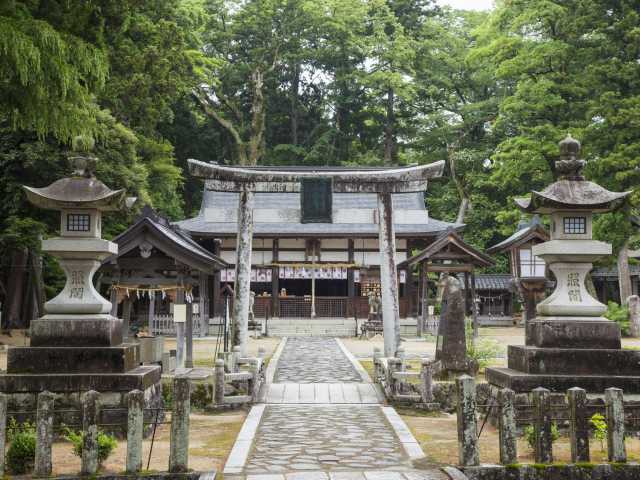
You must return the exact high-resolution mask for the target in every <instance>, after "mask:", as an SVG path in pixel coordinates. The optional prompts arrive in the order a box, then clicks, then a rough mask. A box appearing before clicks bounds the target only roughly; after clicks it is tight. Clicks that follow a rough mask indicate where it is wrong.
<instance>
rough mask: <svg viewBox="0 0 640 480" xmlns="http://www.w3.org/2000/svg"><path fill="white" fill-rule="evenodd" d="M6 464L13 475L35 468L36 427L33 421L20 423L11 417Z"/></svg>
mask: <svg viewBox="0 0 640 480" xmlns="http://www.w3.org/2000/svg"><path fill="white" fill-rule="evenodd" d="M7 440H8V442H9V449H8V450H7V457H6V465H7V469H8V470H9V472H11V473H12V474H13V475H24V474H26V473H28V472H30V471H31V470H33V464H34V461H35V458H36V427H35V425H33V424H32V423H29V422H24V423H18V422H17V421H16V419H15V418H13V417H12V418H11V420H10V421H9V425H8V427H7Z"/></svg>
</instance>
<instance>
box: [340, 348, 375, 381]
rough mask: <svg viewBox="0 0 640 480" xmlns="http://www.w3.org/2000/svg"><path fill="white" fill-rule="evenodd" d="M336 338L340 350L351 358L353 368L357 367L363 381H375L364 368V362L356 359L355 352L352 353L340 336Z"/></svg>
mask: <svg viewBox="0 0 640 480" xmlns="http://www.w3.org/2000/svg"><path fill="white" fill-rule="evenodd" d="M335 340H336V342H337V343H338V346H339V347H340V350H342V353H344V355H345V357H347V358H348V359H349V361H350V362H351V364H352V365H353V368H355V369H356V372H358V375H360V378H362V381H363V382H365V383H373V382H372V380H371V377H370V376H369V374H368V373H367V371H366V370H365V369H364V367H363V366H362V364H361V363H360V362H359V361H358V360H357V359H356V357H355V356H354V355H353V353H351V352H350V351H349V349H348V348H347V347H345V346H344V343H342V340H340V339H339V338H336V339H335Z"/></svg>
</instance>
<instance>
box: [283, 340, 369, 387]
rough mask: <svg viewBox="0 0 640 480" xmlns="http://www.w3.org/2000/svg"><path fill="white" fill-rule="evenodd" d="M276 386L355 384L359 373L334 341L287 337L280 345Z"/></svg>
mask: <svg viewBox="0 0 640 480" xmlns="http://www.w3.org/2000/svg"><path fill="white" fill-rule="evenodd" d="M275 382H276V383H358V382H362V378H361V377H360V374H359V373H358V372H357V371H356V369H355V368H354V366H353V364H352V363H351V362H350V361H349V359H348V358H347V356H346V355H345V354H344V353H343V351H342V349H341V348H340V346H339V345H338V342H337V341H336V339H335V338H321V337H291V338H288V339H287V343H286V344H285V346H284V350H283V352H282V355H281V356H280V361H279V362H278V368H277V370H276V377H275Z"/></svg>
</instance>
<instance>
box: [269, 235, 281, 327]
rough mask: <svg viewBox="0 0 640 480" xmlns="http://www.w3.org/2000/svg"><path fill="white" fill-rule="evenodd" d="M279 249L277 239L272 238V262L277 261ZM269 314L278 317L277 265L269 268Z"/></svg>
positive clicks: (278, 280)
mask: <svg viewBox="0 0 640 480" xmlns="http://www.w3.org/2000/svg"><path fill="white" fill-rule="evenodd" d="M279 249H280V245H279V241H278V239H277V238H274V239H273V246H272V247H271V252H272V255H271V256H272V257H273V260H272V262H273V263H276V262H278V256H279ZM271 316H272V317H275V318H278V317H280V269H279V268H278V267H273V268H272V269H271Z"/></svg>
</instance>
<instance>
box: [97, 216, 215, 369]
mask: <svg viewBox="0 0 640 480" xmlns="http://www.w3.org/2000/svg"><path fill="white" fill-rule="evenodd" d="M114 242H115V243H116V244H117V245H118V254H117V255H113V256H111V257H109V258H107V259H106V260H105V261H104V262H103V265H102V267H101V268H100V272H99V273H100V274H101V277H100V281H101V283H102V284H103V285H104V284H105V283H106V284H109V285H110V289H111V303H112V314H113V315H116V314H117V313H118V305H119V304H120V305H121V315H122V318H123V319H124V325H123V330H124V331H123V335H128V334H129V329H130V322H131V317H132V309H133V308H134V307H136V309H137V310H138V311H139V312H141V311H142V312H144V310H145V309H146V314H147V317H148V327H149V332H150V333H151V334H168V333H173V332H174V331H175V332H176V335H177V336H178V339H177V342H178V346H177V348H178V352H177V357H178V359H177V360H178V366H184V367H186V368H192V367H193V334H194V330H195V331H196V332H197V333H198V334H200V335H206V333H207V329H208V319H209V304H208V299H209V298H210V294H211V293H210V292H209V290H210V288H209V287H210V286H213V282H211V281H210V279H211V278H212V277H213V275H214V273H215V272H216V271H218V270H220V269H222V268H225V267H226V266H227V264H226V263H225V262H224V261H223V260H222V259H220V258H219V257H217V256H216V255H214V254H212V253H211V252H209V251H208V250H207V249H205V248H204V247H202V246H201V245H199V244H198V243H196V242H195V241H194V240H192V239H191V238H190V237H189V236H188V235H187V234H186V233H185V232H183V231H181V230H180V229H179V228H177V227H175V226H172V225H171V224H170V223H169V221H168V220H167V219H166V218H164V217H162V216H161V215H159V214H157V213H156V212H154V211H153V210H152V209H151V208H149V207H145V208H144V209H143V211H142V213H141V215H140V217H139V218H138V219H137V220H136V221H135V223H134V224H133V225H131V226H130V227H129V228H128V229H127V230H126V231H124V232H123V233H122V234H120V235H118V236H117V237H116V238H115V239H114ZM172 304H173V306H174V308H175V305H185V307H186V319H185V322H184V324H183V325H182V324H181V323H174V320H177V318H175V317H174V316H173V310H172V309H171V305H172ZM145 307H146V308H145ZM194 310H195V311H196V312H195V313H196V315H195V319H196V325H195V329H194ZM183 327H184V329H183ZM182 330H183V331H182ZM182 334H184V335H185V336H186V358H184V357H183V355H182V345H181V343H182V338H181V337H182ZM183 359H184V365H181V362H182V360H183Z"/></svg>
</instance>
